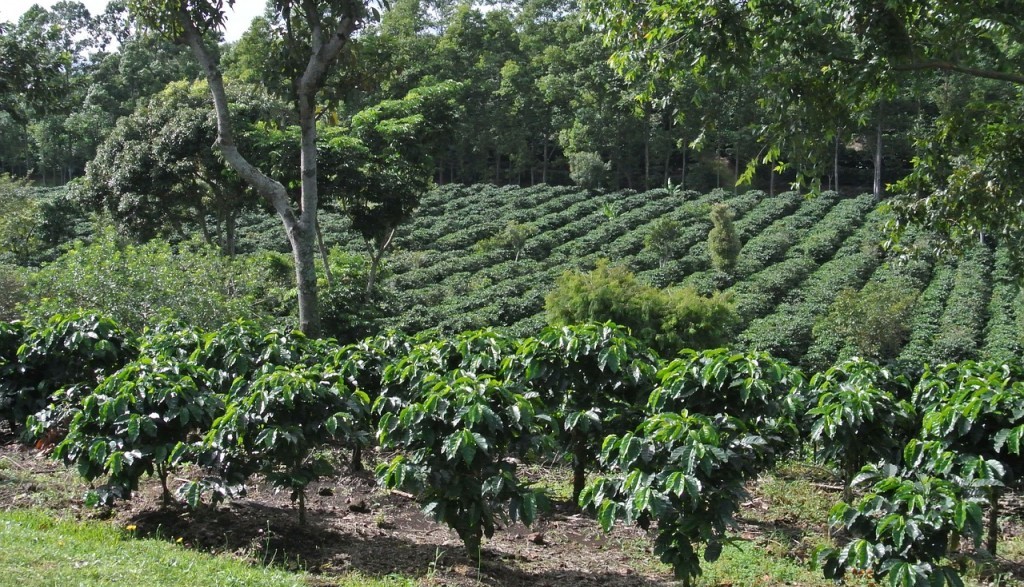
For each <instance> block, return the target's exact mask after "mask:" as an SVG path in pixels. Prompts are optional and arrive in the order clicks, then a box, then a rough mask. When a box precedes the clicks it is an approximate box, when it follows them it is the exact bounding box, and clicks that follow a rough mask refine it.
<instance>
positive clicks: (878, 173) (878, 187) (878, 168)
mask: <svg viewBox="0 0 1024 587" xmlns="http://www.w3.org/2000/svg"><path fill="white" fill-rule="evenodd" d="M884 104H885V103H884V102H879V103H878V120H877V122H876V126H875V179H874V185H873V191H874V194H875V200H876V201H878V200H881V199H882V114H883V107H884Z"/></svg>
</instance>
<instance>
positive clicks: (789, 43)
mask: <svg viewBox="0 0 1024 587" xmlns="http://www.w3.org/2000/svg"><path fill="white" fill-rule="evenodd" d="M584 5H585V6H586V7H587V9H588V10H589V12H590V14H591V16H592V18H593V19H594V21H595V22H596V24H597V26H599V27H600V28H601V29H602V30H603V31H604V33H605V40H606V41H607V42H608V43H609V44H610V45H611V47H612V48H613V50H614V53H613V56H612V63H613V64H614V65H615V67H616V68H617V69H618V71H619V72H620V73H622V74H624V75H625V76H626V78H627V79H628V80H630V81H632V82H635V83H640V84H642V86H644V87H645V88H646V94H647V97H648V98H654V97H656V88H657V87H658V84H659V83H664V84H669V85H670V86H671V85H678V84H680V83H684V81H686V82H690V83H692V84H693V87H694V88H696V93H695V99H697V100H699V101H703V102H705V103H707V102H713V101H714V100H715V99H716V92H717V91H718V90H719V89H721V88H722V87H727V86H729V85H732V84H756V85H757V88H758V93H759V94H760V95H761V97H760V98H759V99H758V100H757V105H758V108H759V110H760V115H761V122H760V125H759V127H758V128H757V131H756V132H757V135H758V139H759V140H760V141H761V142H762V143H763V144H764V145H765V146H764V148H763V149H762V153H763V155H762V156H761V157H760V158H759V159H760V160H759V159H758V158H755V159H752V160H751V163H752V164H753V165H756V164H758V163H759V162H760V161H764V162H769V163H773V164H775V165H779V166H780V168H783V167H784V166H785V163H787V162H788V163H793V164H795V165H797V166H798V167H800V168H801V169H802V170H803V171H804V173H805V174H806V175H807V177H815V176H818V175H820V170H821V168H822V167H823V166H824V163H825V161H826V156H827V147H828V146H829V144H830V139H832V138H833V137H836V136H837V135H836V133H837V132H839V131H838V130H837V129H841V128H843V127H847V126H849V125H851V124H861V125H863V124H865V123H866V122H868V121H870V120H872V119H874V120H876V121H877V120H879V119H880V118H881V117H882V116H884V109H885V104H886V103H887V102H889V101H892V100H896V99H897V98H899V96H900V95H901V93H903V92H910V93H911V95H913V96H914V97H915V98H916V99H917V101H918V109H919V111H918V120H917V123H916V125H915V127H916V128H915V129H914V131H913V141H914V145H915V157H914V159H913V171H912V173H911V174H910V176H909V177H907V178H906V179H904V180H903V181H901V182H900V183H899V184H898V186H897V190H898V192H899V194H900V196H901V197H900V198H899V199H897V201H896V202H895V203H894V209H895V210H896V211H897V219H896V221H895V223H894V225H893V228H894V229H895V233H896V236H899V234H900V233H901V232H902V231H903V230H905V228H906V227H907V226H908V225H912V224H924V225H927V226H929V227H930V228H933V229H935V230H937V231H939V232H940V233H941V234H943V235H944V236H945V237H947V240H946V243H945V245H947V246H948V245H950V244H952V245H956V244H957V243H961V242H965V241H970V240H976V239H977V237H978V236H979V234H985V233H988V234H999V235H1003V236H1005V237H1009V238H1013V239H1018V240H1019V239H1021V238H1022V236H1024V217H1022V214H1021V211H1020V207H1019V202H1020V201H1021V195H1022V193H1021V190H1022V188H1024V186H1022V185H1021V183H1020V180H1019V173H1016V172H1012V170H1013V169H1019V168H1020V164H1021V163H1024V159H1022V158H1021V157H1022V151H1021V149H1020V144H1021V141H1020V138H1021V135H1020V133H1021V130H1020V129H1021V128H1022V126H1021V121H1022V112H1024V110H1022V104H1024V101H1022V96H1021V91H1022V89H1024V70H1022V69H1021V65H1020V55H1021V54H1022V51H1024V6H1022V5H1021V4H1020V3H1018V2H1009V1H1006V0H981V1H978V2H960V1H958V0H940V1H937V2H927V3H925V2H918V1H916V0H891V1H887V2H876V1H874V0H826V1H821V2H819V1H811V0H793V1H786V2H776V1H764V0H751V1H749V2H733V1H731V0H672V1H666V0H645V1H641V2H634V1H632V0H612V1H609V2H605V1H600V2H599V1H597V0H585V1H584ZM927 86H932V87H937V88H938V89H937V90H935V92H936V94H937V95H936V96H935V100H934V101H929V103H928V107H929V108H933V109H934V111H933V112H927V113H926V112H924V111H923V106H922V104H924V100H922V99H921V96H922V95H923V94H924V93H925V91H924V90H923V88H925V87H927ZM911 90H912V91H911ZM823 134H824V137H823V136H822V135H823ZM879 137H881V132H879ZM822 139H825V140H822ZM879 140H880V138H879ZM780 164H781V165H780ZM1018 249H1019V247H1018Z"/></svg>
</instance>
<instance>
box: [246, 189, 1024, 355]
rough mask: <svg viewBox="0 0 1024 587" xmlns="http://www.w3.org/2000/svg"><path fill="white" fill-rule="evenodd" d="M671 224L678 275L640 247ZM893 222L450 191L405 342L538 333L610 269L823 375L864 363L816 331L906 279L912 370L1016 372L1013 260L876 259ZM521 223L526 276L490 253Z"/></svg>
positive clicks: (748, 197)
mask: <svg viewBox="0 0 1024 587" xmlns="http://www.w3.org/2000/svg"><path fill="white" fill-rule="evenodd" d="M717 202H723V203H725V204H727V205H729V206H730V208H732V210H733V212H734V213H735V226H736V228H737V231H738V233H739V236H740V239H741V242H742V243H743V248H742V250H741V252H740V256H739V260H738V263H737V266H736V269H735V271H734V272H733V273H732V274H731V275H726V274H723V273H720V272H717V271H715V270H713V269H712V268H711V265H710V258H709V255H708V249H707V235H708V232H709V231H710V229H711V221H710V216H709V210H710V205H711V204H712V203H717ZM666 217H667V218H672V219H673V220H675V221H676V222H677V223H678V225H679V227H680V230H679V237H678V239H677V241H676V242H675V243H674V245H675V246H674V249H675V250H676V251H677V254H676V255H675V256H674V258H671V259H668V260H665V259H659V258H658V256H657V255H656V254H655V253H653V252H651V251H649V250H646V249H645V247H644V239H645V237H646V236H647V234H648V233H649V231H650V230H651V227H652V225H653V223H654V222H655V221H657V220H658V219H660V218H666ZM323 222H324V225H325V228H326V232H327V234H328V240H329V241H330V242H333V243H336V244H338V245H340V246H342V247H344V248H348V249H351V250H353V251H361V250H362V247H363V245H362V243H361V241H360V240H359V239H358V237H357V236H356V235H355V234H354V233H353V232H351V231H349V230H348V229H347V228H346V224H345V222H344V221H342V220H340V217H338V216H332V215H329V214H328V215H325V218H324V220H323ZM884 222H885V216H884V212H882V211H881V210H879V209H878V207H877V206H876V203H875V201H874V199H873V198H872V197H871V196H870V195H861V196H856V197H848V196H841V195H840V194H837V193H834V192H825V193H822V194H818V195H816V196H813V197H809V196H805V195H800V194H797V193H794V192H788V193H784V194H780V195H777V196H774V197H769V196H768V195H767V194H765V193H764V192H760V191H749V192H746V193H743V194H734V193H732V192H727V191H724V190H716V191H713V192H710V193H707V194H698V193H695V192H678V191H669V190H664V189H659V190H652V191H648V192H643V193H637V192H633V191H628V190H627V191H617V192H592V191H588V190H581V189H578V188H571V187H551V186H535V187H531V188H517V187H495V186H490V185H477V186H456V185H448V186H442V187H440V188H438V189H436V190H434V191H433V192H431V193H430V194H429V195H427V196H426V197H425V198H424V199H423V202H422V205H421V207H420V210H419V212H418V213H417V215H416V217H415V218H414V219H413V221H412V222H410V223H409V224H408V225H407V226H404V227H403V228H402V229H401V231H400V235H399V237H398V239H397V243H396V247H395V251H394V252H392V253H391V254H390V256H389V260H388V268H389V275H390V277H389V282H388V283H389V285H390V287H392V288H394V290H395V292H396V299H397V302H398V304H399V306H400V310H401V311H400V313H398V315H397V316H396V317H395V318H394V320H393V326H395V327H397V328H400V329H402V330H406V331H409V332H417V331H422V330H427V329H438V330H441V331H446V332H457V331H462V330H467V329H473V328H480V327H484V326H504V327H509V328H510V329H511V330H513V331H514V332H515V333H516V334H525V333H529V332H533V331H535V330H536V329H537V328H538V327H539V326H540V325H542V324H543V323H544V297H545V295H546V294H547V293H548V292H549V291H550V290H551V288H552V287H553V284H554V283H555V280H556V278H557V277H558V276H559V275H561V274H562V273H563V272H565V271H567V270H587V269H590V268H592V267H593V266H594V265H595V263H596V261H597V260H598V259H600V258H608V259H610V260H611V261H612V262H613V263H615V264H622V265H626V266H627V267H629V268H630V269H631V270H632V271H634V272H635V273H636V274H637V275H638V277H639V278H640V279H641V280H643V281H646V282H648V283H651V284H652V285H656V286H658V287H669V286H677V285H685V286H692V287H695V288H696V289H698V290H699V291H702V292H705V293H709V292H711V291H715V290H721V291H726V292H730V293H731V295H732V296H733V300H734V302H735V304H736V307H737V310H738V312H739V314H740V316H741V318H742V323H741V325H740V327H739V328H738V329H737V331H736V335H735V338H734V344H735V345H736V346H737V347H740V348H747V349H760V350H766V351H769V352H771V353H773V354H775V355H777V356H780V357H784V358H786V359H789V360H791V361H794V362H802V363H805V364H810V365H825V364H830V363H831V362H832V361H834V360H835V359H836V358H837V357H838V356H840V355H843V354H850V353H851V352H853V351H852V350H851V349H850V348H848V347H846V345H845V343H844V341H843V340H842V339H841V337H837V336H834V333H829V332H828V331H827V330H824V329H822V328H819V329H818V330H819V331H818V332H817V333H815V328H814V327H815V324H816V323H819V322H820V321H821V318H822V317H823V316H825V315H826V314H827V313H828V311H829V308H830V306H831V305H832V303H833V302H834V300H835V299H836V296H837V295H839V293H840V292H841V291H843V290H844V289H847V288H853V289H860V288H861V287H863V286H864V285H865V284H867V283H869V282H885V281H886V280H889V279H892V278H893V277H894V276H897V275H899V276H903V277H906V278H908V279H909V280H910V283H912V284H914V286H915V287H916V288H917V289H918V291H919V292H920V296H919V298H918V302H917V304H916V305H915V306H914V309H913V316H912V320H911V322H912V323H911V325H910V335H909V338H908V340H907V341H906V344H905V345H904V347H903V349H902V351H901V353H900V355H899V359H900V360H901V362H904V361H905V362H906V363H907V364H918V365H920V364H922V363H925V362H930V363H934V362H939V361H945V360H959V359H965V358H982V357H985V358H996V359H1002V358H1008V357H1011V356H1020V352H1021V349H1022V339H1024V335H1022V333H1024V295H1022V293H1021V288H1020V287H1019V286H1018V285H1017V283H1016V282H1015V281H1014V277H1013V276H1012V275H1011V274H1010V267H1009V259H1008V256H1007V254H1006V251H1002V250H1000V249H999V248H998V247H993V246H992V245H991V244H988V245H981V244H979V245H978V247H976V248H975V249H974V250H971V251H968V252H967V253H966V255H965V256H964V257H962V258H961V259H951V260H943V261H940V262H937V261H935V260H934V259H930V258H911V259H910V260H905V261H903V262H900V263H892V262H889V261H888V260H887V258H886V255H885V253H884V251H883V250H882V249H881V247H880V246H879V243H880V242H881V240H882V232H881V231H882V226H883V224H884ZM510 223H518V224H526V225H530V226H532V227H533V228H534V229H535V231H534V233H533V235H532V236H531V237H530V238H529V239H528V240H527V241H526V242H525V245H524V246H523V247H522V249H521V250H520V251H518V253H519V255H518V257H519V258H518V260H515V257H516V253H517V251H513V250H501V249H493V248H490V249H488V248H483V247H479V246H478V243H480V242H481V241H483V240H485V239H487V238H489V237H492V236H494V235H495V234H497V233H499V232H500V231H502V229H504V228H505V227H506V226H508V225H509V224H510ZM244 230H245V229H243V231H242V234H243V238H244V237H245V231H244ZM249 230H250V234H260V231H259V230H257V229H256V228H255V227H249Z"/></svg>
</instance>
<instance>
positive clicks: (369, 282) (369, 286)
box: [366, 227, 398, 296]
mask: <svg viewBox="0 0 1024 587" xmlns="http://www.w3.org/2000/svg"><path fill="white" fill-rule="evenodd" d="M397 230H398V228H396V227H392V228H391V230H389V231H388V233H387V235H386V236H385V237H384V240H382V241H381V242H379V243H377V245H378V246H377V250H373V248H372V247H371V249H370V275H369V276H368V277H367V279H366V295H367V296H370V295H372V294H373V288H374V286H375V285H377V274H378V273H379V272H380V262H381V259H383V258H384V253H386V252H387V251H388V248H390V247H391V241H392V240H394V238H395V231H397Z"/></svg>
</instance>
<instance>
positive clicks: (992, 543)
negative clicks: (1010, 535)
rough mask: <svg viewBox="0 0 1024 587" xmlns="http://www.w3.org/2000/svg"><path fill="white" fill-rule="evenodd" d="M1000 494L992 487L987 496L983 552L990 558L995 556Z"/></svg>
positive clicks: (997, 538) (996, 488) (997, 489)
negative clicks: (986, 519)
mask: <svg viewBox="0 0 1024 587" xmlns="http://www.w3.org/2000/svg"><path fill="white" fill-rule="evenodd" d="M1001 493H1002V492H1001V491H999V488H998V487H993V488H991V489H990V490H989V494H988V506H989V507H988V532H987V533H986V536H985V550H987V551H988V553H989V554H990V555H991V556H995V555H996V543H997V542H998V540H999V496H1000V494H1001Z"/></svg>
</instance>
